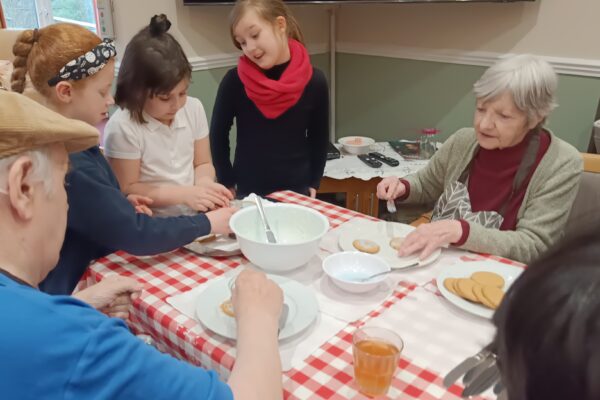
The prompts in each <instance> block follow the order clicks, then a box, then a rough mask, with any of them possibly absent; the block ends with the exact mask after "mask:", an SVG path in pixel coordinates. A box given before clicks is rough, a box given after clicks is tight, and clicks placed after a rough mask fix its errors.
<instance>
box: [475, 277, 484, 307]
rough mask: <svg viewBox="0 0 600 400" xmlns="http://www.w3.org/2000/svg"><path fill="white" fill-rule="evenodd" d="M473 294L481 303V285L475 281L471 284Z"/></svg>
mask: <svg viewBox="0 0 600 400" xmlns="http://www.w3.org/2000/svg"><path fill="white" fill-rule="evenodd" d="M473 294H474V295H475V297H477V302H478V303H482V304H483V300H482V298H483V286H481V285H480V284H479V283H477V282H475V285H474V286H473Z"/></svg>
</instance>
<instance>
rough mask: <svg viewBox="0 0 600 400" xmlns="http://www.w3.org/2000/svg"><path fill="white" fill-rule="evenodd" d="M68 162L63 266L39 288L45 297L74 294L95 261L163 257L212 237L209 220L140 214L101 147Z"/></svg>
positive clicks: (74, 157) (61, 253)
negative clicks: (122, 254)
mask: <svg viewBox="0 0 600 400" xmlns="http://www.w3.org/2000/svg"><path fill="white" fill-rule="evenodd" d="M69 159H70V161H71V168H72V170H71V172H69V174H68V175H67V177H66V182H67V187H66V189H67V197H68V200H69V212H68V215H67V232H66V235H65V240H64V243H63V247H62V249H61V251H60V259H59V261H58V265H57V266H56V268H54V269H53V270H52V271H50V273H49V274H48V276H47V277H46V279H45V280H44V281H42V283H40V289H41V290H42V291H43V292H46V293H50V294H71V292H72V291H73V289H74V288H75V286H76V285H77V282H79V280H80V279H81V277H82V275H83V273H84V272H85V270H86V269H87V267H88V265H89V264H90V262H91V261H92V260H95V259H97V258H100V257H103V256H106V255H108V254H110V253H112V252H114V251H116V250H125V251H127V252H128V253H131V254H135V255H150V254H158V253H163V252H166V251H171V250H174V249H177V248H179V247H181V246H183V245H185V244H187V243H190V242H191V241H193V240H194V239H196V238H197V237H199V236H203V235H206V234H208V233H210V230H211V226H210V221H209V220H208V218H207V217H206V215H204V214H198V215H194V216H181V217H165V218H160V217H149V216H148V215H145V214H138V213H136V212H135V209H134V208H133V206H132V205H131V204H130V203H129V201H128V200H127V198H126V197H125V196H124V195H123V194H122V193H121V190H120V189H119V182H118V181H117V178H116V177H115V175H114V173H113V171H112V169H111V168H110V166H109V165H108V163H107V162H106V159H105V158H104V156H103V155H102V153H100V150H99V148H98V147H97V146H96V147H92V148H90V149H88V150H85V151H82V152H80V153H74V154H71V155H70V156H69Z"/></svg>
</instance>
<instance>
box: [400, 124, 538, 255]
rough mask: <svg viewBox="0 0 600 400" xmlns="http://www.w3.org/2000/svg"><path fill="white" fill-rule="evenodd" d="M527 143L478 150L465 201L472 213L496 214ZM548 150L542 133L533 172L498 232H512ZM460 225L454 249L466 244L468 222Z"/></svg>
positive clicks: (520, 189)
mask: <svg viewBox="0 0 600 400" xmlns="http://www.w3.org/2000/svg"><path fill="white" fill-rule="evenodd" d="M528 142H529V140H527V139H525V140H523V141H522V142H521V143H519V144H518V145H516V146H513V147H509V148H506V149H502V150H500V149H496V150H486V149H483V148H479V150H478V151H477V153H476V154H475V157H474V159H473V162H472V164H471V170H470V173H469V182H468V191H469V197H470V199H471V207H472V210H473V211H474V212H476V211H499V210H500V208H501V207H502V205H503V204H504V203H505V202H506V201H507V200H508V198H509V196H510V192H511V190H512V185H513V181H514V178H515V174H516V173H517V170H518V169H519V165H520V164H521V160H522V159H523V155H524V153H525V150H526V149H527V144H528ZM549 146H550V134H549V133H548V132H546V131H542V132H541V135H540V148H539V151H538V153H537V156H536V158H535V163H534V165H533V168H532V169H531V172H530V173H529V175H528V176H527V177H526V178H525V180H524V181H523V184H522V185H521V187H520V188H518V189H517V192H516V193H515V195H514V196H513V197H512V199H511V200H510V201H509V203H508V205H507V207H506V209H505V212H504V221H503V222H502V225H501V226H500V230H505V231H506V230H515V228H516V227H517V214H518V212H519V208H520V207H521V203H522V202H523V198H524V197H525V192H526V191H527V187H528V186H529V181H530V180H531V176H532V175H533V173H534V172H535V170H536V168H537V166H538V165H539V163H540V161H541V160H542V157H543V156H544V154H546V151H547V150H548V147H549ZM402 182H403V183H404V184H405V185H406V186H407V189H408V190H407V191H406V192H407V193H406V194H405V195H404V196H402V197H403V198H404V199H405V198H406V197H408V193H410V189H409V187H408V182H407V181H406V180H402ZM460 222H461V225H462V228H463V234H462V236H461V238H460V240H459V241H458V242H456V243H453V244H454V245H457V246H460V245H462V244H464V243H465V242H466V241H467V238H468V237H469V231H470V226H469V223H468V222H466V221H463V220H461V221H460Z"/></svg>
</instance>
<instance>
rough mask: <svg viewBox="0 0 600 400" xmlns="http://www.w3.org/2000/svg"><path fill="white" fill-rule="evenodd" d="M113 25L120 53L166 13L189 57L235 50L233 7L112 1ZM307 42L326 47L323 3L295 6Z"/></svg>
mask: <svg viewBox="0 0 600 400" xmlns="http://www.w3.org/2000/svg"><path fill="white" fill-rule="evenodd" d="M113 5H114V25H115V33H116V35H117V40H116V42H117V47H118V50H119V52H120V54H122V53H123V50H124V49H125V45H126V44H127V42H128V41H129V40H130V39H131V37H132V36H133V35H134V34H135V33H136V32H137V31H139V30H140V29H141V28H143V27H144V26H145V25H147V24H148V23H149V22H150V18H151V17H152V16H153V15H155V14H160V13H164V14H166V15H167V17H168V18H169V20H170V21H171V22H172V24H173V25H172V26H171V30H170V31H169V32H170V33H172V34H173V35H174V36H175V38H177V40H178V41H179V42H180V43H181V45H182V47H183V49H184V51H185V52H186V54H187V56H188V57H190V58H193V57H206V56H212V55H216V54H222V53H232V52H236V51H237V49H236V48H235V47H234V46H233V44H232V43H231V39H230V36H229V26H228V23H227V17H228V14H229V11H230V10H231V6H192V7H190V6H183V0H113ZM292 12H293V14H294V15H295V16H296V17H297V19H298V22H299V23H300V26H301V27H302V31H303V33H304V35H305V38H306V41H307V44H308V45H309V48H310V47H315V46H318V47H320V48H323V47H324V46H325V44H326V43H327V37H328V32H329V31H328V29H329V28H328V26H329V25H328V24H329V22H328V16H327V9H326V8H325V7H323V6H317V5H312V6H293V7H292Z"/></svg>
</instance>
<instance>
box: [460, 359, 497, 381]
mask: <svg viewBox="0 0 600 400" xmlns="http://www.w3.org/2000/svg"><path fill="white" fill-rule="evenodd" d="M495 362H496V360H495V359H494V358H493V357H487V358H486V359H484V360H482V361H481V362H480V363H479V364H478V365H476V366H474V367H473V368H471V369H470V370H468V371H467V373H466V374H465V376H463V383H464V384H465V385H468V384H469V383H470V382H472V381H473V379H475V378H476V377H478V376H479V375H480V374H481V373H482V372H483V371H485V370H486V369H488V367H489V366H490V365H492V364H493V363H495Z"/></svg>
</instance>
